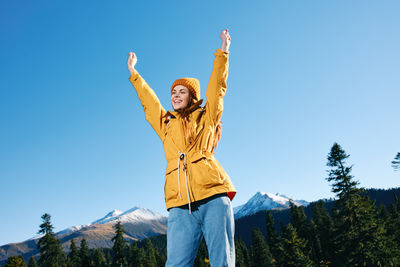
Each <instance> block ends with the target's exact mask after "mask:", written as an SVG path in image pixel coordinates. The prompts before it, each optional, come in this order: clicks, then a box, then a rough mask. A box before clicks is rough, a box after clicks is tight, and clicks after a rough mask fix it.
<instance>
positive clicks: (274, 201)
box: [233, 192, 309, 219]
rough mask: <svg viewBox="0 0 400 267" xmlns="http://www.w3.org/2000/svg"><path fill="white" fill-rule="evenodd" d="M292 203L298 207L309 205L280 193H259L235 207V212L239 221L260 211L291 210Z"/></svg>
mask: <svg viewBox="0 0 400 267" xmlns="http://www.w3.org/2000/svg"><path fill="white" fill-rule="evenodd" d="M290 201H292V202H293V203H294V204H295V205H296V206H307V205H308V204H309V203H308V202H307V201H305V200H292V199H291V198H289V197H287V196H285V195H282V194H280V193H276V194H275V195H274V194H271V193H264V192H257V193H256V194H255V195H254V196H253V197H252V198H250V199H249V201H247V202H246V204H244V205H240V206H238V207H235V208H234V209H233V211H234V214H235V219H238V218H241V217H243V216H248V215H251V214H254V213H256V212H258V211H260V210H273V209H287V208H289V205H290Z"/></svg>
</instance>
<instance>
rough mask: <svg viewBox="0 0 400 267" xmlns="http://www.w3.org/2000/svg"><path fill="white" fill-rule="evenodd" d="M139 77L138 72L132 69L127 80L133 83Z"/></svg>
mask: <svg viewBox="0 0 400 267" xmlns="http://www.w3.org/2000/svg"><path fill="white" fill-rule="evenodd" d="M138 78H139V72H137V70H133V72H132V74H131V76H130V77H129V80H130V81H131V82H132V83H133V82H135V81H136V80H137V79H138Z"/></svg>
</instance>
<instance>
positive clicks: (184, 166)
mask: <svg viewBox="0 0 400 267" xmlns="http://www.w3.org/2000/svg"><path fill="white" fill-rule="evenodd" d="M178 153H179V158H178V188H179V197H180V198H181V200H182V195H181V181H180V174H179V169H180V168H179V162H180V160H181V159H183V170H184V172H185V183H186V193H187V196H188V201H189V202H188V205H189V214H191V213H192V209H191V206H190V196H189V186H188V181H187V174H186V167H187V165H186V154H185V153H182V152H180V151H178Z"/></svg>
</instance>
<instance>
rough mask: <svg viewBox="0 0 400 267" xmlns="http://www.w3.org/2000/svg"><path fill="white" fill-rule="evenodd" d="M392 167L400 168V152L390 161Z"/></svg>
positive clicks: (396, 169)
mask: <svg viewBox="0 0 400 267" xmlns="http://www.w3.org/2000/svg"><path fill="white" fill-rule="evenodd" d="M392 167H393V169H394V170H395V171H398V170H400V152H398V153H397V155H396V157H394V160H393V161H392Z"/></svg>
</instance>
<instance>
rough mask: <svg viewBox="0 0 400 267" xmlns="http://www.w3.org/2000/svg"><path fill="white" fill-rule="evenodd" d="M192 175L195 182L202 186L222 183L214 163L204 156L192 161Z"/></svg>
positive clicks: (208, 186) (206, 186) (210, 186)
mask: <svg viewBox="0 0 400 267" xmlns="http://www.w3.org/2000/svg"><path fill="white" fill-rule="evenodd" d="M192 177H193V178H194V180H195V182H196V184H198V185H199V186H201V187H203V188H212V187H214V186H217V185H222V184H223V183H224V182H223V179H222V178H221V175H220V173H219V171H218V167H217V166H216V164H215V163H214V162H213V160H210V159H207V158H206V157H204V158H202V159H201V160H198V161H196V162H193V163H192Z"/></svg>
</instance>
